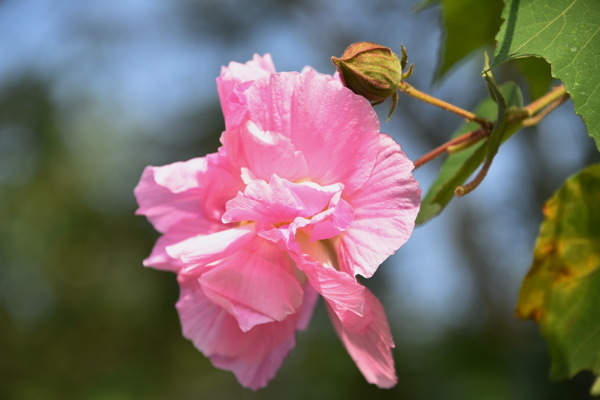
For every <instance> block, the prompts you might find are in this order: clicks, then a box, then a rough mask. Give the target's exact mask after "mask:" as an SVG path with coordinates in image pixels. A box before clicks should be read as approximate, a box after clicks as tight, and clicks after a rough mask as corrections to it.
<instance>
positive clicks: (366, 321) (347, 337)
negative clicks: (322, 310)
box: [327, 290, 397, 388]
mask: <svg viewBox="0 0 600 400" xmlns="http://www.w3.org/2000/svg"><path fill="white" fill-rule="evenodd" d="M365 300H366V302H365V309H364V315H363V316H362V317H361V316H357V315H356V314H353V313H346V314H345V315H344V316H343V318H342V319H340V317H339V313H336V312H335V311H334V310H332V307H331V306H330V305H329V304H328V307H327V310H328V311H329V316H330V318H331V321H332V322H333V326H334V327H335V329H336V331H337V333H338V336H339V337H340V339H341V340H342V343H344V346H345V347H346V350H347V351H348V353H349V354H350V356H351V357H352V359H353V360H354V362H355V363H356V365H357V367H358V369H360V371H361V372H362V374H363V375H364V377H365V379H366V380H367V381H368V382H369V383H373V384H375V385H377V386H379V387H380V388H391V387H393V386H394V385H396V382H397V378H396V372H395V370H394V359H393V357H392V352H391V348H393V347H394V342H393V339H392V336H391V334H390V328H389V325H388V322H387V319H386V317H385V312H384V310H383V307H382V306H381V303H380V302H379V300H377V298H376V297H375V296H374V295H373V294H372V293H371V292H370V291H369V290H365Z"/></svg>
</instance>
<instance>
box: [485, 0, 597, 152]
mask: <svg viewBox="0 0 600 400" xmlns="http://www.w3.org/2000/svg"><path fill="white" fill-rule="evenodd" d="M505 2H506V6H505V8H504V11H503V13H502V17H503V19H504V23H503V24H502V27H501V29H500V32H499V33H498V36H497V38H496V39H497V41H498V46H497V48H496V54H495V60H494V65H498V64H500V63H503V62H506V61H508V60H512V59H515V58H519V57H525V56H531V55H535V56H539V57H543V58H545V59H546V60H547V61H548V62H549V63H550V64H551V66H552V76H553V77H555V78H557V79H560V80H561V81H562V82H563V83H564V85H565V87H566V89H567V91H568V92H569V94H570V95H571V99H572V100H573V103H574V105H575V112H576V113H577V114H579V115H580V116H581V117H582V118H583V120H584V122H585V124H586V126H587V128H588V134H589V135H590V136H591V137H592V138H594V140H595V141H596V146H597V147H598V149H600V67H599V64H600V60H599V55H600V23H599V21H600V1H598V0H505Z"/></svg>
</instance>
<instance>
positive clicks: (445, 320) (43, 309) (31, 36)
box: [0, 0, 598, 400]
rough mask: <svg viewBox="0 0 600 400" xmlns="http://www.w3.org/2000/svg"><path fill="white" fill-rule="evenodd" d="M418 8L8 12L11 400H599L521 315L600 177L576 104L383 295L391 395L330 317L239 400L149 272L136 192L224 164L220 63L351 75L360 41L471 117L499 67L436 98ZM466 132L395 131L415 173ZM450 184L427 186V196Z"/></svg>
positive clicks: (24, 3) (114, 7)
mask: <svg viewBox="0 0 600 400" xmlns="http://www.w3.org/2000/svg"><path fill="white" fill-rule="evenodd" d="M415 4H416V1H415V2H413V1H392V0H373V1H368V2H367V1H363V0H331V1H320V0H293V1H292V0H288V1H278V0H253V1H243V0H172V1H161V0H127V1H121V0H94V1H74V0H71V1H70V0H54V1H47V0H0V399H92V400H120V399H167V398H168V399H314V400H319V399H365V398H369V399H377V398H382V399H457V400H462V399H528V400H530V399H584V398H587V389H588V387H589V384H590V383H591V377H590V376H589V375H587V374H580V375H578V376H577V377H575V378H574V379H573V380H571V381H569V382H559V383H553V382H550V381H549V379H548V371H549V358H548V356H547V353H546V349H545V343H544V341H543V339H542V338H541V337H540V335H539V332H538V329H537V327H536V326H535V324H533V323H532V322H523V321H517V320H515V319H514V317H513V309H514V305H515V302H516V300H517V295H518V290H519V285H520V281H521V279H522V278H523V276H524V275H525V274H526V272H527V270H528V268H529V263H530V261H531V253H532V249H533V245H534V243H535V237H536V235H537V231H538V226H539V223H540V221H541V217H542V215H541V207H542V205H543V202H544V200H545V199H546V198H548V197H549V196H550V195H551V194H552V192H553V191H555V190H556V189H557V188H558V187H559V186H560V185H561V183H562V182H563V181H564V180H565V178H566V177H568V176H569V175H571V174H572V173H574V172H576V171H577V170H579V169H580V168H581V167H582V166H583V165H586V164H589V163H591V162H593V161H597V160H598V157H597V152H596V150H595V147H594V145H593V143H592V141H591V139H589V138H588V137H587V135H586V133H585V129H584V126H583V124H582V122H581V120H580V119H579V117H577V116H575V115H574V114H573V109H572V104H570V103H567V104H566V105H564V106H562V107H561V108H560V109H559V110H557V111H556V112H554V113H553V114H552V115H551V116H549V117H548V118H547V119H546V120H544V121H543V122H542V123H541V124H540V126H539V127H538V128H537V129H528V130H526V131H523V132H521V133H519V134H518V135H516V136H515V137H514V138H513V139H511V140H510V141H509V142H508V143H507V144H506V145H505V146H503V147H502V149H501V151H500V153H499V155H498V157H497V158H496V161H495V162H494V165H493V166H492V169H491V172H490V174H489V175H488V177H487V179H486V180H485V182H484V183H483V185H482V186H481V187H480V188H478V189H477V190H476V191H475V192H474V193H472V194H470V195H469V196H467V197H465V198H463V199H460V200H453V201H452V203H451V205H450V207H449V208H448V209H447V210H446V211H445V212H444V213H443V214H442V215H441V216H440V217H438V218H436V219H434V220H433V221H431V222H429V223H427V224H426V225H424V226H421V227H418V228H417V229H416V230H415V233H414V235H413V237H412V238H411V240H410V241H409V243H407V244H406V245H405V246H404V247H402V248H401V249H400V250H399V251H398V252H397V253H396V254H395V255H394V256H393V257H391V258H390V259H389V260H388V261H387V262H386V263H385V264H384V265H383V266H382V267H381V268H380V269H379V272H378V274H377V275H376V277H375V278H373V279H371V280H369V282H367V285H368V286H369V287H370V288H371V289H372V290H373V291H374V292H375V293H376V294H377V295H378V296H379V297H380V299H381V300H382V302H383V303H384V306H385V307H386V310H387V314H388V318H389V320H390V323H391V325H392V329H393V334H394V337H395V340H396V349H395V350H394V357H395V360H396V369H397V373H398V376H399V383H398V385H397V386H396V387H395V388H394V389H392V390H378V389H377V388H375V387H374V386H372V385H369V384H367V383H366V382H365V381H364V379H363V378H362V376H361V375H360V373H359V372H358V370H357V369H356V367H355V366H354V364H353V362H352V361H351V359H350V357H349V356H348V355H347V354H346V352H345V351H344V349H343V347H342V345H341V344H340V342H339V341H338V339H337V337H336V336H335V333H334V331H333V329H332V327H331V326H330V323H329V321H328V319H327V316H326V312H325V311H324V307H323V305H322V304H319V305H318V307H317V310H316V313H315V315H314V318H313V320H312V322H311V325H310V327H309V329H308V330H307V331H305V332H301V333H300V334H299V340H298V346H297V348H296V349H295V350H294V351H293V352H292V354H291V355H290V357H289V358H288V360H287V361H286V362H285V364H284V366H283V368H282V369H281V370H280V372H279V373H278V375H277V377H276V378H275V379H274V380H273V381H272V382H271V384H270V385H269V387H268V388H266V389H261V390H259V391H257V392H252V391H250V390H248V389H244V388H241V387H240V386H239V385H238V384H237V382H236V380H235V378H234V376H233V375H232V374H231V373H229V372H225V371H221V370H217V369H215V368H213V367H212V366H211V364H210V362H209V361H208V360H207V359H206V358H204V357H203V356H202V355H201V354H200V353H199V352H197V351H196V350H195V349H194V347H193V345H192V344H191V343H190V342H188V341H186V340H185V339H183V338H182V336H181V333H180V326H179V321H178V318H177V315H176V311H175V309H174V303H175V302H176V300H177V297H178V289H177V284H176V282H175V277H174V275H172V274H170V273H166V272H159V271H155V270H150V269H145V268H143V267H142V264H141V261H142V259H143V258H145V257H146V256H147V255H148V254H149V252H150V249H151V247H152V244H153V242H154V241H155V240H156V238H157V233H156V232H155V231H154V230H153V229H152V228H151V226H150V224H149V223H148V222H147V221H146V220H145V219H144V218H142V217H136V216H134V211H135V209H136V204H135V199H134V197H133V187H134V186H135V185H136V183H137V181H138V179H139V177H140V174H141V172H142V170H143V168H144V166H145V165H148V164H153V165H162V164H166V163H170V162H174V161H179V160H185V159H188V158H192V157H196V156H202V155H204V154H206V153H209V152H214V151H215V150H216V149H217V147H218V145H219V143H218V137H219V134H220V132H221V130H222V129H223V121H222V115H221V112H220V109H219V105H218V98H217V91H216V85H215V78H216V77H217V76H218V74H219V70H220V66H221V65H224V64H227V63H229V62H230V61H239V62H245V61H246V60H248V59H250V58H251V57H252V54H253V53H260V54H263V53H267V52H268V53H271V54H272V56H273V59H274V61H275V64H276V66H277V68H278V69H279V70H300V69H302V68H303V67H304V66H305V65H311V66H313V67H314V68H316V69H317V70H319V71H321V72H324V73H333V72H334V67H333V65H332V64H331V63H330V57H331V56H332V55H337V56H339V55H341V53H342V52H343V50H344V49H345V47H346V46H348V45H349V44H350V43H352V42H356V41H363V40H369V41H375V42H379V43H382V44H384V45H387V46H389V47H391V48H393V49H395V50H399V47H400V44H401V43H403V44H404V45H405V46H406V47H407V49H408V52H409V59H410V62H413V63H414V64H415V73H414V75H413V77H411V78H410V82H411V83H412V84H413V85H415V86H416V87H418V88H421V89H423V90H425V91H428V92H430V93H433V94H435V95H437V96H439V97H441V98H443V99H446V100H449V101H451V102H454V103H456V104H458V105H460V106H463V107H466V108H472V107H473V106H475V105H476V103H477V102H478V101H479V99H481V98H482V97H483V96H484V95H485V87H484V84H483V80H481V78H480V77H479V74H480V71H481V66H482V62H483V61H482V60H483V56H482V52H477V53H476V54H473V56H472V57H470V58H469V59H468V61H466V62H464V63H462V64H460V65H459V66H457V67H455V68H453V69H452V70H451V71H450V73H449V74H448V75H447V76H446V77H445V78H444V79H443V80H441V81H440V80H437V81H436V80H434V76H435V69H436V64H437V62H438V56H439V52H440V46H441V44H442V42H443V30H442V28H441V24H440V9H439V7H437V6H433V7H429V8H427V9H425V10H424V11H421V12H419V13H414V12H412V11H411V10H412V8H413V7H414V6H415ZM496 76H497V78H498V80H499V81H505V80H510V79H516V80H517V81H518V82H519V83H520V84H523V82H522V81H520V80H519V77H518V75H517V74H516V72H515V70H514V69H512V68H511V67H507V68H503V69H498V70H497V71H496ZM523 87H524V89H525V91H526V87H525V86H523ZM387 110H388V108H387V106H386V105H383V106H378V111H379V112H380V115H381V116H382V117H384V116H385V114H386V112H387ZM382 121H385V118H382ZM460 124H461V120H460V118H458V117H456V116H454V115H451V114H447V113H445V112H444V111H441V110H437V109H434V108H433V107H431V106H429V105H425V104H420V103H419V102H418V101H416V100H414V99H411V98H406V97H401V103H400V106H399V107H398V110H397V111H396V113H395V114H394V115H393V117H392V120H391V122H390V123H388V124H385V122H383V124H382V130H383V131H385V132H387V133H389V134H390V135H392V136H393V137H394V138H395V139H396V140H397V141H398V142H399V143H400V144H401V145H402V147H403V149H404V151H405V152H406V153H407V154H408V155H409V157H411V158H412V159H417V158H418V157H420V156H421V155H423V154H424V153H426V152H427V151H428V150H431V149H432V148H433V147H434V146H436V145H438V144H441V143H442V142H444V141H445V140H446V139H447V138H448V137H449V136H450V135H451V134H452V132H453V131H454V130H455V129H456V128H458V126H459V125H460ZM438 168H439V162H437V161H436V162H433V163H431V164H430V165H427V166H425V167H423V168H421V169H419V170H417V171H416V177H417V178H418V180H419V181H420V182H421V184H422V186H423V189H424V190H426V189H427V188H428V186H429V184H430V183H431V182H432V179H433V178H434V176H435V173H436V171H437V169H438Z"/></svg>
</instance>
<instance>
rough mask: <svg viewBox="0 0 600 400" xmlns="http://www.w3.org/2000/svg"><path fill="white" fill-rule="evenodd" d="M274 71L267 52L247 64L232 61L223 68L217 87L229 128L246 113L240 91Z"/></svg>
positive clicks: (255, 56)
mask: <svg viewBox="0 0 600 400" xmlns="http://www.w3.org/2000/svg"><path fill="white" fill-rule="evenodd" d="M274 72H275V66H274V65H273V61H272V59H271V55H270V54H265V56H264V57H261V56H259V55H257V54H255V55H254V57H253V58H252V60H251V61H248V62H247V63H245V64H240V63H237V62H231V63H229V65H228V66H227V67H222V68H221V75H220V76H219V77H218V78H217V89H218V92H219V99H220V100H221V109H222V110H223V115H224V117H225V126H226V128H227V129H232V128H233V127H235V126H236V125H238V124H239V123H240V122H241V121H242V119H243V114H244V113H245V107H244V99H243V96H240V95H239V94H238V93H243V91H244V90H245V88H247V87H248V86H249V83H251V82H252V81H254V80H256V79H260V78H262V77H267V76H269V75H270V74H272V73H274ZM236 86H237V88H236Z"/></svg>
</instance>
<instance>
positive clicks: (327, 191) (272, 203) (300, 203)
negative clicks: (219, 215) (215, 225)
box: [223, 175, 341, 225]
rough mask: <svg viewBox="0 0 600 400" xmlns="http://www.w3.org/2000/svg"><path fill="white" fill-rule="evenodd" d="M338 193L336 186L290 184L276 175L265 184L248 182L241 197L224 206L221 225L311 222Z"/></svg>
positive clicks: (256, 180)
mask: <svg viewBox="0 0 600 400" xmlns="http://www.w3.org/2000/svg"><path fill="white" fill-rule="evenodd" d="M340 191H341V187H340V186H339V185H330V186H326V187H322V186H320V185H317V184H313V183H310V182H303V183H293V182H289V181H287V180H285V179H281V178H279V177H278V176H277V175H273V176H272V178H271V180H270V181H269V183H267V182H265V181H263V180H260V179H255V180H252V181H250V182H248V185H247V186H246V188H245V190H244V192H243V193H238V195H237V196H236V197H235V198H234V199H232V200H230V201H229V202H227V204H226V209H227V212H226V213H225V214H224V215H223V222H225V223H229V222H239V221H257V222H261V223H262V224H265V225H269V224H275V223H283V222H288V223H289V222H291V221H292V220H293V219H295V218H297V217H304V218H311V217H312V216H314V215H315V214H318V213H320V212H321V211H322V210H323V209H325V208H327V207H328V206H329V203H330V201H331V200H332V198H333V197H334V195H335V194H336V193H338V192H340ZM338 197H339V196H338Z"/></svg>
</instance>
